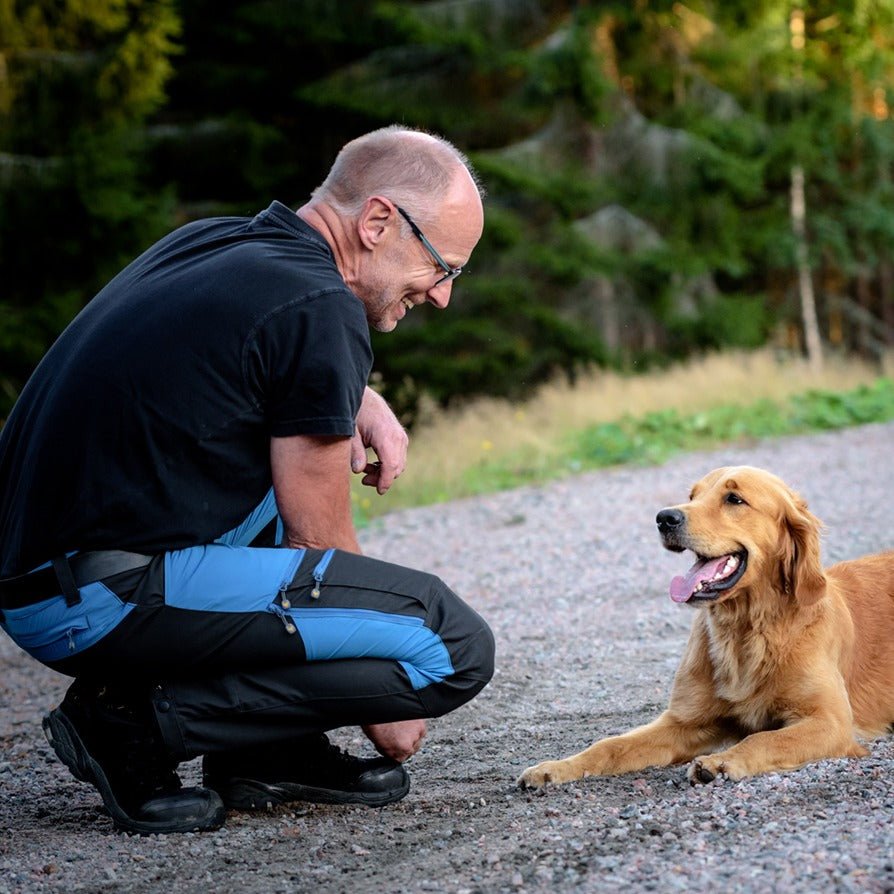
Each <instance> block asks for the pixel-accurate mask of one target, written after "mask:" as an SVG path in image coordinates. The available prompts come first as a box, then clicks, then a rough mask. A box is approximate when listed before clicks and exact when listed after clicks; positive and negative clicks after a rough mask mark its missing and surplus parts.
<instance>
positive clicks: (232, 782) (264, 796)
mask: <svg viewBox="0 0 894 894" xmlns="http://www.w3.org/2000/svg"><path fill="white" fill-rule="evenodd" d="M205 785H206V786H207V787H208V788H213V789H214V790H215V791H216V792H217V793H218V794H219V795H220V796H221V798H222V799H223V802H224V804H226V806H227V808H228V809H230V810H264V809H266V810H270V809H271V808H273V807H279V806H280V805H282V804H291V803H292V802H293V801H309V802H311V803H314V804H363V805H364V806H366V807H384V806H385V805H386V804H394V803H395V802H396V801H400V800H401V798H403V797H404V796H405V795H406V794H407V792H408V791H409V790H410V777H409V776H407V775H406V774H405V775H404V781H403V783H402V784H401V785H400V786H399V787H396V788H392V789H388V790H386V791H383V792H356V791H354V792H352V791H344V790H339V789H328V788H315V787H313V786H309V785H299V784H298V783H294V782H282V783H267V782H259V781H258V780H256V779H238V778H237V779H228V780H227V782H226V783H225V784H223V785H220V786H216V785H214V784H213V783H212V782H210V781H208V780H206V781H205Z"/></svg>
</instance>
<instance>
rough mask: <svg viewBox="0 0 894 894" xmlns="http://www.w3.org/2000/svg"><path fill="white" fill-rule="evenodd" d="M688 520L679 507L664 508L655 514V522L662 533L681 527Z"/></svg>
mask: <svg viewBox="0 0 894 894" xmlns="http://www.w3.org/2000/svg"><path fill="white" fill-rule="evenodd" d="M685 521H686V516H685V515H683V513H682V512H681V511H680V510H679V509H662V510H661V512H659V513H658V515H656V516H655V522H656V524H657V525H658V530H659V531H661V533H662V534H667V533H669V532H671V531H675V530H676V529H677V528H679V527H680V526H681V525H682V524H683V522H685Z"/></svg>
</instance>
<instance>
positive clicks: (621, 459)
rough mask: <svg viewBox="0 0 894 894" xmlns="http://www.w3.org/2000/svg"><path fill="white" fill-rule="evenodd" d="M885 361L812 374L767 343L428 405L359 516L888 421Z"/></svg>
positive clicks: (892, 395)
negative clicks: (389, 482)
mask: <svg viewBox="0 0 894 894" xmlns="http://www.w3.org/2000/svg"><path fill="white" fill-rule="evenodd" d="M892 361H894V358H888V360H887V361H886V364H885V367H884V369H882V370H879V368H878V367H877V366H869V365H864V364H861V363H858V362H855V361H844V360H840V359H834V358H833V359H828V360H827V361H826V363H825V364H824V368H823V370H822V371H821V372H819V373H813V372H812V371H811V370H810V369H809V368H808V367H807V365H806V364H805V363H803V362H802V361H800V360H798V359H792V358H780V357H778V356H777V355H776V354H774V352H772V351H770V350H762V351H758V352H752V353H726V354H720V355H712V356H708V357H704V358H702V359H700V360H696V361H691V362H688V363H685V364H680V365H678V366H675V367H672V368H670V369H667V370H663V371H654V372H649V373H645V374H641V375H621V374H618V373H608V372H594V373H592V374H590V375H588V376H585V377H582V378H581V379H579V380H578V381H577V382H576V383H575V384H574V385H570V384H568V383H567V382H565V381H556V382H553V383H550V384H549V385H546V386H544V387H542V388H541V389H539V390H538V391H537V393H536V394H535V395H534V396H533V397H532V398H531V399H530V400H529V401H526V402H525V403H522V404H513V403H509V402H507V401H500V400H490V399H481V400H475V401H472V402H470V403H468V404H467V405H465V406H463V407H461V408H459V409H456V410H448V411H442V410H437V409H434V408H429V409H428V411H427V412H426V413H425V414H424V415H423V418H422V421H421V422H420V424H419V425H417V428H416V430H415V431H414V433H413V435H412V437H411V440H410V454H409V462H408V466H407V470H406V472H405V473H404V474H403V475H402V476H401V477H400V479H399V480H398V481H397V482H396V483H395V484H394V486H393V487H392V488H391V490H390V491H389V492H388V493H387V494H386V495H385V496H383V497H378V496H376V494H375V493H374V492H373V491H371V490H370V489H369V488H364V487H361V486H359V484H356V482H355V485H356V486H355V488H354V491H353V495H352V496H353V502H354V514H355V520H356V522H357V524H358V525H361V526H362V525H364V524H367V523H368V522H369V521H370V520H371V519H373V518H375V517H376V516H379V515H382V514H383V513H385V512H389V511H392V510H394V509H398V508H406V507H409V506H419V505H426V504H431V503H438V502H443V501H445V500H452V499H458V498H460V497H466V496H473V495H476V494H483V493H492V492H494V491H498V490H505V489H508V488H512V487H518V486H520V485H523V484H531V483H542V482H546V481H550V480H553V479H556V478H559V477H562V476H565V475H569V474H574V473H575V472H580V471H585V470H587V469H595V468H603V467H606V466H612V465H619V464H624V463H639V464H644V463H646V464H652V463H660V462H662V461H664V460H665V459H667V458H668V457H669V456H671V455H673V454H674V453H677V452H680V451H685V450H695V449H707V448H711V447H716V446H719V445H721V444H724V443H731V442H741V441H743V440H748V439H761V438H767V437H776V436H779V435H786V434H798V433H804V432H812V431H822V430H828V429H836V428H844V427H848V426H853V425H861V424H864V423H868V422H880V421H886V420H890V419H894V377H892V367H894V362H892Z"/></svg>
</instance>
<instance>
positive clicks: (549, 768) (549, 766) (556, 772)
mask: <svg viewBox="0 0 894 894" xmlns="http://www.w3.org/2000/svg"><path fill="white" fill-rule="evenodd" d="M578 775H579V774H577V773H575V772H574V771H573V770H571V768H570V767H569V765H568V761H544V762H543V763H541V764H537V765H536V766H534V767H528V769H527V770H525V772H524V773H522V774H521V776H519V777H518V786H519V788H542V787H543V786H544V785H550V784H552V785H561V783H563V782H570V781H571V780H572V779H577V778H578Z"/></svg>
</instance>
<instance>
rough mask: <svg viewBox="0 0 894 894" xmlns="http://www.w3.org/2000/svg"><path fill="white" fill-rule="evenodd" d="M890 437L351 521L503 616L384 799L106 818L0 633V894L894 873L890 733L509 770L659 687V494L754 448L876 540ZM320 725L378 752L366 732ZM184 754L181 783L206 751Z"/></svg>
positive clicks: (747, 883)
mask: <svg viewBox="0 0 894 894" xmlns="http://www.w3.org/2000/svg"><path fill="white" fill-rule="evenodd" d="M892 448H894V424H884V425H872V426H865V427H862V428H855V429H850V430H846V431H841V432H832V433H825V434H819V435H812V436H805V437H794V438H783V439H778V440H771V441H763V442H756V443H750V444H747V445H737V446H733V447H728V448H722V449H718V450H713V451H710V452H701V453H692V454H685V455H681V456H678V457H676V458H674V459H672V460H670V461H668V462H666V463H665V464H664V465H662V466H658V467H644V468H640V467H624V468H617V469H609V470H605V471H599V472H590V473H585V474H577V475H574V476H573V477H567V478H564V479H562V480H560V481H557V482H555V483H552V484H548V485H545V486H542V487H524V488H520V489H518V490H513V491H509V492H504V493H500V494H495V495H491V496H483V497H477V498H473V499H466V500H459V501H456V502H453V503H448V504H444V505H439V506H431V507H423V508H419V509H412V510H406V511H401V512H395V513H393V514H390V515H387V516H385V517H384V518H382V519H380V520H379V521H377V522H376V523H375V524H373V525H372V526H370V527H369V528H367V529H366V530H364V531H362V532H361V541H362V545H363V548H364V550H365V551H366V552H367V554H369V555H373V556H377V557H380V558H384V559H388V560H391V561H395V562H400V563H403V564H407V565H412V566H414V567H418V568H424V569H426V570H429V571H433V572H435V573H436V574H438V575H440V576H441V577H443V578H444V579H445V580H446V581H447V582H448V583H449V584H450V586H451V587H453V588H454V589H455V590H456V591H457V592H458V593H460V594H461V595H462V596H463V597H464V598H465V599H466V600H467V601H469V602H470V603H471V604H472V605H473V606H474V607H475V608H476V609H477V610H478V611H479V612H481V614H482V615H484V616H485V617H486V618H487V619H488V620H489V622H490V623H491V625H492V627H493V629H494V632H495V634H496V637H497V672H496V675H495V677H494V680H493V682H492V683H491V684H490V685H489V686H488V687H487V688H486V689H485V690H484V692H483V693H482V694H481V695H480V696H479V697H478V698H477V699H475V700H473V701H472V702H471V703H469V704H468V705H466V706H464V707H463V708H461V709H460V710H458V711H456V712H454V713H453V714H450V715H448V716H447V717H443V718H438V719H435V720H433V721H431V723H430V725H429V735H428V738H427V739H426V742H425V744H424V747H423V749H422V751H421V752H420V753H419V754H417V755H416V756H415V757H414V758H412V759H411V761H410V762H409V763H408V765H407V767H408V770H409V771H410V774H411V776H412V788H411V790H410V793H409V795H408V796H407V797H406V798H405V799H404V800H403V801H401V802H400V803H398V804H394V805H390V806H388V807H385V808H382V809H380V810H368V809H365V808H362V807H351V806H348V807H339V806H324V805H308V804H296V805H293V806H291V807H288V808H280V809H277V810H274V811H269V812H261V813H256V814H249V813H231V814H230V815H229V817H228V822H227V826H226V827H225V828H224V829H222V830H220V831H219V832H214V833H209V834H205V835H198V834H189V835H170V836H163V835H162V836H150V837H147V838H139V837H128V836H126V835H123V834H118V833H115V832H114V831H113V829H112V824H111V821H110V819H109V818H108V816H107V815H106V814H105V812H104V810H103V808H102V806H101V802H100V800H99V796H98V795H97V793H96V792H95V791H94V790H93V789H92V788H91V787H89V786H87V785H84V784H82V783H79V782H77V781H76V780H75V779H74V778H72V776H71V775H70V774H69V773H68V771H67V770H66V769H65V768H64V767H63V766H62V765H61V764H60V763H59V761H58V760H57V759H56V758H55V755H54V754H53V753H52V751H51V750H50V748H49V746H48V745H47V744H46V743H45V742H44V740H43V736H42V734H41V732H40V718H41V716H42V715H43V714H44V713H45V712H46V711H47V710H48V709H50V708H51V707H52V706H53V705H55V704H57V703H58V702H59V700H60V699H61V698H62V695H63V693H64V691H65V689H66V686H67V680H66V679H65V678H64V677H62V676H60V675H58V674H55V673H53V672H51V671H49V670H47V669H46V668H43V667H42V666H41V665H39V664H38V663H37V662H35V661H33V660H31V659H30V658H28V657H27V656H26V655H24V654H23V653H21V652H20V651H19V650H18V649H17V648H16V647H15V646H14V645H13V643H12V642H11V641H10V640H9V639H8V638H7V637H5V636H0V829H2V830H3V834H2V835H0V894H14V892H63V891H64V892H100V891H103V892H120V894H152V892H159V891H165V892H170V894H187V892H190V894H191V892H200V891H201V892H206V891H220V890H241V891H246V892H248V894H269V892H283V894H293V892H305V891H307V892H310V891H314V892H332V894H336V892H339V894H340V892H344V894H353V892H357V891H367V890H369V891H378V892H383V894H384V892H388V894H390V892H395V894H396V892H401V894H413V892H423V891H425V892H429V891H435V892H445V894H502V892H512V894H519V892H521V894H524V892H615V891H618V892H625V894H630V892H640V891H643V892H645V891H658V892H669V891H670V892H675V891H688V892H691V891H712V890H713V891H719V892H722V891H736V892H737V894H764V892H767V894H771V892H772V894H777V892H804V894H808V892H818V891H822V892H836V894H837V892H840V894H852V892H853V894H883V892H894V856H892V855H894V821H892V814H894V741H892V740H891V739H882V740H879V741H877V742H874V743H872V745H871V753H870V755H869V757H867V758H863V759H860V760H857V759H836V760H828V761H823V762H821V763H818V764H813V765H811V766H808V767H805V768H803V769H801V770H798V771H795V772H790V773H773V774H768V775H766V776H762V777H757V778H753V779H746V780H744V781H742V782H738V783H731V782H728V781H722V780H715V781H714V782H712V783H711V784H709V785H705V786H699V787H691V786H689V784H688V783H687V782H686V779H685V771H684V768H682V767H668V768H654V769H647V770H643V771H641V772H638V773H632V774H628V775H626V776H618V777H610V778H589V779H585V780H580V781H578V782H576V783H572V784H570V785H568V786H565V787H558V788H550V789H547V790H545V791H540V792H523V791H521V790H519V789H518V788H517V787H516V784H515V780H516V779H517V777H518V776H519V774H520V773H521V771H522V770H524V769H525V767H527V766H529V765H530V764H532V763H535V762H537V761H539V760H543V759H545V758H555V757H562V756H565V755H567V754H570V753H572V752H574V751H577V750H579V749H581V748H582V747H585V746H586V745H588V744H589V743H590V742H592V741H594V740H595V739H597V738H601V737H603V736H606V735H610V734H613V733H618V732H623V731H625V730H627V729H629V728H630V727H632V726H634V725H637V724H640V723H644V722H646V721H648V720H650V719H652V718H653V717H654V716H655V715H656V714H657V713H658V712H659V711H660V710H661V709H662V708H663V707H664V705H665V704H666V702H667V697H668V693H669V691H670V686H671V682H672V678H673V674H674V670H675V668H676V666H677V662H678V661H679V658H680V655H681V654H682V649H683V645H684V643H685V641H686V637H687V634H688V629H689V623H690V620H691V617H692V614H691V613H692V611H693V609H691V608H690V607H689V606H680V605H675V604H673V603H672V601H671V599H670V598H669V596H668V584H669V582H670V580H671V578H672V577H673V576H674V575H675V574H679V573H680V572H681V570H683V569H684V567H685V565H686V562H687V560H686V558H685V557H681V556H679V555H675V554H672V553H669V552H666V551H665V550H663V549H662V548H661V546H660V544H659V541H658V537H657V534H656V532H655V521H654V520H655V513H656V512H657V511H658V510H659V509H661V508H662V507H664V506H667V505H672V504H675V503H679V502H682V501H683V500H685V498H686V495H687V493H688V491H689V487H690V485H691V484H692V483H693V482H694V481H696V480H697V479H698V478H700V477H701V476H702V475H704V474H705V473H706V472H708V471H709V470H710V469H713V468H715V467H717V466H720V465H727V464H739V463H747V464H750V465H757V466H763V467H764V468H767V469H770V470H771V471H773V472H776V473H777V474H779V475H781V476H782V477H783V478H784V479H785V480H786V481H788V483H789V484H791V485H792V486H793V487H794V488H795V489H796V490H798V491H799V492H800V493H801V495H802V496H804V497H805V498H806V499H807V500H808V502H809V504H810V507H811V509H812V510H813V511H814V512H815V513H816V514H817V515H818V516H819V517H820V518H821V519H822V520H823V521H824V523H825V525H826V536H825V538H824V544H823V550H824V557H825V559H826V561H827V562H829V563H831V562H834V561H840V560H843V559H847V558H852V557H855V556H859V555H864V554H867V553H872V552H878V551H881V550H883V549H890V548H892V546H894V536H892V524H891V507H892V506H894V473H892ZM417 461H424V459H423V458H418V459H417ZM396 486H397V487H399V486H400V483H399V482H398V484H397V485H396ZM386 499H387V498H386ZM892 635H894V631H892ZM334 738H335V740H336V741H337V742H338V744H340V745H342V746H344V747H348V748H349V749H350V750H352V751H353V752H354V753H358V754H365V753H370V754H371V753H372V751H371V747H370V746H369V745H368V743H366V742H365V740H364V739H363V737H362V736H361V735H360V734H359V732H358V731H356V730H342V731H339V732H338V733H336V734H335V736H334ZM181 769H182V771H183V775H184V777H185V782H186V783H187V784H195V782H196V781H197V779H198V773H199V769H198V762H197V761H196V762H191V763H190V764H187V765H185V766H184V767H183V768H181Z"/></svg>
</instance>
